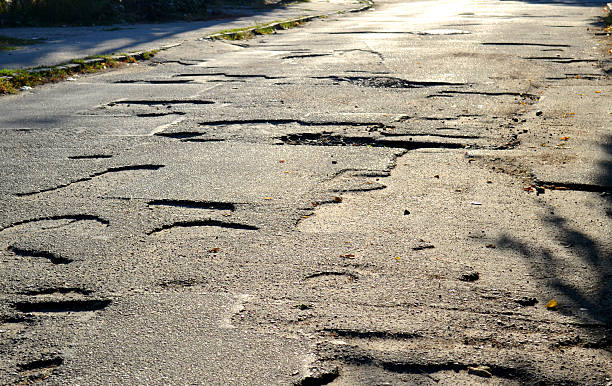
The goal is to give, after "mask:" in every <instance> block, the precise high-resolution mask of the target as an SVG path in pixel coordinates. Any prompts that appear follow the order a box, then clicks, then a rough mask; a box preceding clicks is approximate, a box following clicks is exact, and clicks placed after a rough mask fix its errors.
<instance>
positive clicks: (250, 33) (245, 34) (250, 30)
mask: <svg viewBox="0 0 612 386" xmlns="http://www.w3.org/2000/svg"><path fill="white" fill-rule="evenodd" d="M318 17H322V16H318ZM313 18H315V17H313V16H307V17H303V18H300V19H295V20H288V21H274V22H271V23H267V24H259V25H256V26H252V27H246V28H236V29H230V30H224V31H219V32H217V33H215V34H213V35H210V36H208V38H209V39H212V40H217V39H225V40H246V39H250V38H252V37H254V36H256V35H270V34H273V33H275V32H276V31H279V30H286V29H291V28H295V27H299V26H301V25H303V24H305V23H306V22H308V21H310V20H312V19H313Z"/></svg>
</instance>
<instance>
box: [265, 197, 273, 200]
mask: <svg viewBox="0 0 612 386" xmlns="http://www.w3.org/2000/svg"><path fill="white" fill-rule="evenodd" d="M271 199H272V197H264V200H271Z"/></svg>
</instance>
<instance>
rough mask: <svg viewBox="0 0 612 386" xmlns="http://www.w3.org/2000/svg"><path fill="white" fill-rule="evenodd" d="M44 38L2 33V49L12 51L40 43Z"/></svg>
mask: <svg viewBox="0 0 612 386" xmlns="http://www.w3.org/2000/svg"><path fill="white" fill-rule="evenodd" d="M41 40H42V39H29V40H28V39H18V38H11V37H8V36H2V35H0V51H12V50H16V49H19V48H20V47H23V46H27V45H30V44H38V43H40V42H41Z"/></svg>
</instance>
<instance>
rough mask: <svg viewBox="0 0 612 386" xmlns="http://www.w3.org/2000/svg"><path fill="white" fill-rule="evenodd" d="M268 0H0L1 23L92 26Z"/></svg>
mask: <svg viewBox="0 0 612 386" xmlns="http://www.w3.org/2000/svg"><path fill="white" fill-rule="evenodd" d="M266 4H267V2H266V0H0V26H3V25H13V26H20V25H21V26H25V25H64V24H66V25H92V24H109V23H118V22H139V21H163V20H172V19H187V20H193V19H206V18H210V17H214V16H215V15H217V14H218V11H215V10H214V9H215V8H218V7H220V6H236V5H247V6H254V7H262V6H266Z"/></svg>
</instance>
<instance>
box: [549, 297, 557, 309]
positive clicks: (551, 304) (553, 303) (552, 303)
mask: <svg viewBox="0 0 612 386" xmlns="http://www.w3.org/2000/svg"><path fill="white" fill-rule="evenodd" d="M558 306H559V303H557V301H556V300H555V299H551V300H550V301H549V302H548V303H546V308H547V309H549V310H556V309H557V307H558Z"/></svg>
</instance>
